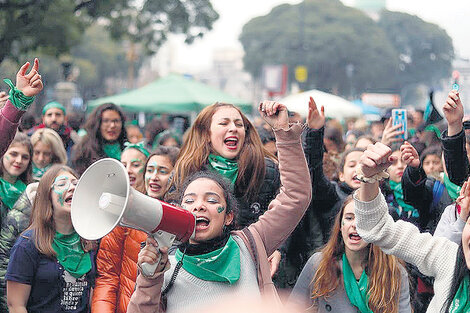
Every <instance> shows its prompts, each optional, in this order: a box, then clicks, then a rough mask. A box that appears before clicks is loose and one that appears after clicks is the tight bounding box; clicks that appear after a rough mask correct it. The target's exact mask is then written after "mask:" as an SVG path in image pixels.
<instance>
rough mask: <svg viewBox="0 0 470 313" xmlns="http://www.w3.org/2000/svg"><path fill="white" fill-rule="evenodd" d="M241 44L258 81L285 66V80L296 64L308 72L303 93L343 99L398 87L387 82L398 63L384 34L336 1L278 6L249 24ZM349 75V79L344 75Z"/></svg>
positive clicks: (369, 21) (250, 68) (363, 17)
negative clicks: (268, 67) (266, 69)
mask: <svg viewBox="0 0 470 313" xmlns="http://www.w3.org/2000/svg"><path fill="white" fill-rule="evenodd" d="M240 41H241V43H242V45H243V47H244V49H245V57H244V65H245V69H246V70H247V71H249V72H250V73H251V74H252V75H253V76H254V77H260V74H261V70H262V66H263V65H265V64H282V63H284V64H287V65H288V67H289V79H290V80H291V81H292V80H293V79H294V71H293V69H294V68H295V67H296V66H298V65H305V66H307V68H308V72H309V75H308V76H309V77H308V81H307V82H306V84H305V85H304V89H306V88H313V87H314V88H317V89H321V90H326V91H335V92H336V93H339V94H342V95H350V94H351V93H359V92H362V91H364V90H368V89H373V90H377V89H382V90H390V89H394V88H395V87H396V84H395V81H393V80H390V79H389V77H394V76H393V75H390V74H393V73H394V72H395V71H396V69H397V64H398V58H397V54H396V52H395V50H394V48H393V46H392V45H391V44H390V42H389V41H388V39H387V37H386V36H385V34H384V32H383V30H382V29H380V28H379V27H378V26H377V25H376V23H375V22H374V21H373V20H372V19H370V18H369V17H368V16H366V15H365V14H364V13H362V12H361V11H359V10H356V9H353V8H350V7H346V6H344V5H343V4H342V3H341V2H340V1H339V0H306V1H304V2H302V3H300V4H298V5H288V4H284V5H280V6H278V7H275V8H274V9H273V10H272V11H271V12H270V13H269V14H268V15H266V16H262V17H257V18H254V19H252V20H251V21H249V22H248V23H247V24H246V25H245V26H244V27H243V30H242V34H241V36H240ZM347 71H349V72H350V73H349V74H350V77H348V75H347Z"/></svg>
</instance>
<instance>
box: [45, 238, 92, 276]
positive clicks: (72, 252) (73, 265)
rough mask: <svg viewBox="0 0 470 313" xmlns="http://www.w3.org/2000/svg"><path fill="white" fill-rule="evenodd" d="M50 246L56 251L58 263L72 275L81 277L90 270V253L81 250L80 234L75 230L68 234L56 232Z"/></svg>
mask: <svg viewBox="0 0 470 313" xmlns="http://www.w3.org/2000/svg"><path fill="white" fill-rule="evenodd" d="M52 248H53V249H54V251H55V252H56V253H57V260H59V263H60V264H61V265H62V266H63V267H64V268H65V269H66V270H67V272H69V273H70V275H72V276H73V277H75V278H79V277H82V276H83V275H84V274H86V273H88V272H89V271H90V270H91V258H90V253H89V252H84V251H83V248H82V244H81V242H80V236H79V235H78V234H77V233H76V232H73V233H71V234H70V235H62V234H60V233H58V232H56V233H55V236H54V241H53V242H52Z"/></svg>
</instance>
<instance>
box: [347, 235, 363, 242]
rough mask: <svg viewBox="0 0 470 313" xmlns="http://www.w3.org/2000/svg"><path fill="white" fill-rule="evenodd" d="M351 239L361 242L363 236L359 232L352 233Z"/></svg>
mask: <svg viewBox="0 0 470 313" xmlns="http://www.w3.org/2000/svg"><path fill="white" fill-rule="evenodd" d="M349 240H350V241H351V243H359V242H360V241H361V240H362V238H361V236H359V234H358V233H351V234H349Z"/></svg>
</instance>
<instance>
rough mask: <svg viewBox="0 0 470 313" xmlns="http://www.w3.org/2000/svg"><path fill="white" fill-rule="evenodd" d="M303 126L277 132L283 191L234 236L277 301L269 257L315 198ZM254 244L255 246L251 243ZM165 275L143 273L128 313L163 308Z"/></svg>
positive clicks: (264, 288)
mask: <svg viewBox="0 0 470 313" xmlns="http://www.w3.org/2000/svg"><path fill="white" fill-rule="evenodd" d="M301 133H302V127H301V125H300V124H294V125H292V126H291V128H290V129H289V130H288V131H284V130H277V131H275V135H276V145H277V148H278V157H279V171H280V174H281V190H280V193H279V194H278V195H277V196H276V198H275V199H274V200H273V201H271V203H270V204H269V210H267V211H266V212H265V213H264V214H263V215H262V216H260V218H259V220H258V221H257V222H256V223H253V224H251V225H250V226H248V227H247V228H245V229H244V230H240V231H234V232H233V234H234V235H237V236H239V237H240V238H242V239H243V241H244V243H245V245H246V247H247V248H248V250H249V251H250V253H251V255H252V257H253V261H254V263H255V266H256V267H257V272H258V284H259V289H260V292H261V295H262V296H263V297H269V298H270V299H271V301H272V298H274V299H277V300H278V301H279V303H280V300H279V297H278V295H277V291H276V289H275V287H274V284H273V282H272V280H271V275H270V267H269V263H268V256H270V255H271V254H272V253H273V252H274V251H275V250H276V249H277V248H279V246H280V245H281V244H282V243H283V242H284V241H285V240H286V239H287V237H288V236H289V235H290V233H291V232H292V231H293V230H294V229H295V227H296V226H297V224H298V223H299V221H300V219H301V218H302V216H303V215H304V213H305V211H306V209H307V207H308V205H309V203H310V200H311V196H312V190H311V183H310V174H309V171H308V167H307V162H306V161H305V156H304V152H303V149H302V144H301V140H300V134H301ZM250 242H252V243H253V244H251V243H250ZM163 277H164V273H163V272H160V273H157V274H156V275H155V277H153V278H146V277H144V276H143V275H141V274H139V276H138V277H137V285H136V290H135V291H134V294H133V295H132V297H131V301H130V303H129V306H128V308H127V312H128V313H137V312H139V313H147V312H149V313H150V312H152V313H153V312H156V308H160V309H159V310H158V312H161V311H162V308H161V306H160V293H161V289H162V284H163Z"/></svg>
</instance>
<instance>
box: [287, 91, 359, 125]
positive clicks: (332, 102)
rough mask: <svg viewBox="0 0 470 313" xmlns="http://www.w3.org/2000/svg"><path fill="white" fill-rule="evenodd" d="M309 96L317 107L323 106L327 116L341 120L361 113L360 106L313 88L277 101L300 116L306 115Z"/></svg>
mask: <svg viewBox="0 0 470 313" xmlns="http://www.w3.org/2000/svg"><path fill="white" fill-rule="evenodd" d="M310 97H313V100H315V103H316V104H317V107H318V109H320V108H321V106H322V105H323V106H324V107H325V115H326V116H327V117H330V118H335V119H340V120H341V119H345V118H349V117H359V116H361V115H362V110H361V108H360V107H358V106H357V105H355V104H353V103H352V102H349V101H348V100H346V99H343V98H341V97H338V96H335V95H332V94H329V93H326V92H323V91H319V90H315V89H313V90H308V91H305V92H302V93H297V94H293V95H290V96H287V97H285V98H283V99H281V100H279V102H280V103H282V104H284V105H286V106H287V108H288V109H289V111H293V112H297V113H299V114H300V115H301V116H303V117H306V116H307V115H308V102H309V99H310Z"/></svg>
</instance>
